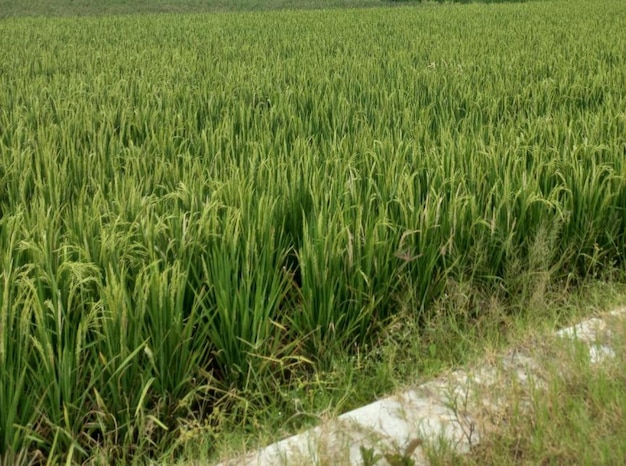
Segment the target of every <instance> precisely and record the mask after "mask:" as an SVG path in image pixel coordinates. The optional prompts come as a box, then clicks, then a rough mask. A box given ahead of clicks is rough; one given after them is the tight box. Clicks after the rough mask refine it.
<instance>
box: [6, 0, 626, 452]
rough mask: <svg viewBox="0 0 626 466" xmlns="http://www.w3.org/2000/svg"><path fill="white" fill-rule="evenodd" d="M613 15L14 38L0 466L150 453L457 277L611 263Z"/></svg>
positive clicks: (578, 6) (152, 21)
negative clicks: (187, 423)
mask: <svg viewBox="0 0 626 466" xmlns="http://www.w3.org/2000/svg"><path fill="white" fill-rule="evenodd" d="M624 8H625V6H624V3H623V2H619V1H614V0H601V1H600V0H598V1H596V2H592V3H591V4H590V3H589V2H583V1H576V2H564V3H558V2H555V3H548V2H544V3H539V4H532V5H530V4H524V5H499V6H492V7H486V6H480V5H470V6H466V7H458V6H457V7H455V6H445V7H437V8H425V9H403V8H394V9H380V10H361V11H358V12H357V11H335V12H332V13H329V12H324V11H319V12H279V13H264V14H247V15H232V14H223V15H216V16H167V17H164V16H146V17H105V18H91V19H85V18H83V19H76V18H73V19H72V18H67V19H54V20H50V19H46V20H43V19H15V18H12V19H5V20H3V21H2V22H1V23H0V41H1V42H2V43H3V44H4V46H3V48H2V50H0V153H1V157H0V262H1V264H2V269H1V271H0V380H1V381H2V383H1V384H0V456H2V457H3V458H9V459H11V458H29V459H37V458H49V459H50V460H51V461H52V462H57V461H61V460H63V461H69V462H72V461H75V462H81V461H84V460H86V459H87V458H90V457H93V456H94V455H100V454H101V455H104V456H105V457H106V458H109V459H112V460H115V461H130V460H131V459H132V458H134V457H138V455H148V456H154V457H156V456H158V455H159V454H161V453H163V452H164V451H165V450H166V449H167V448H169V447H171V445H172V444H173V443H174V442H175V441H176V439H178V438H179V435H181V431H182V429H183V424H184V422H183V421H184V420H189V419H195V418H198V419H202V418H204V417H205V416H208V415H210V414H211V413H212V412H213V410H214V408H215V407H216V406H226V407H228V400H229V399H232V397H240V398H241V399H246V402H247V403H249V404H253V403H262V402H263V400H258V399H251V400H248V399H247V398H245V397H246V394H248V393H252V392H254V393H258V392H259V390H260V387H262V388H263V389H267V387H270V386H272V385H280V383H282V382H284V381H287V380H289V379H290V378H291V377H293V376H294V373H298V374H300V375H302V374H304V373H307V371H311V370H315V368H319V367H322V366H324V365H326V364H330V363H331V361H332V358H333V354H334V353H335V352H336V351H337V350H338V349H344V350H345V349H346V348H348V349H350V348H353V349H354V350H355V351H356V350H357V349H358V348H360V347H362V345H365V344H372V343H374V342H375V341H376V338H377V330H378V329H379V328H380V325H381V324H382V323H384V322H386V321H387V320H388V319H390V318H393V317H394V315H395V314H396V312H397V310H398V309H400V308H403V309H412V312H413V314H414V316H415V318H416V320H419V319H423V318H426V317H428V312H429V305H430V303H432V302H433V300H435V299H438V298H441V297H442V295H443V293H444V292H445V291H446V287H447V286H449V285H448V284H449V283H450V282H453V281H454V280H455V279H458V278H463V279H467V277H470V278H471V281H472V284H475V285H476V286H480V287H487V288H489V287H498V288H499V289H501V290H504V293H505V294H506V293H508V294H510V295H512V294H514V293H519V292H524V290H525V284H524V283H520V280H519V276H520V271H529V270H530V271H534V270H535V269H537V272H544V271H549V272H550V274H551V277H553V278H556V279H559V278H567V279H571V280H576V279H578V278H581V277H586V276H593V275H594V274H596V273H598V272H599V271H600V270H601V269H602V268H603V267H605V266H607V265H610V266H615V265H617V266H623V265H624V250H625V245H626V233H625V232H626V215H624V208H625V206H626V182H625V177H626V163H625V162H624V148H625V147H626V119H625V116H624V108H626V96H625V94H624V88H625V78H624V69H626V66H625V65H626V63H625V57H624V54H623V53H621V52H622V50H623V49H624V46H625V45H626V35H625V34H624V32H623V31H625V30H626V24H624V23H625V20H624V18H626V15H625V14H624V13H625V11H624ZM600 24H601V25H602V28H600V27H599V26H598V25H600ZM537 251H539V252H537ZM241 416H242V420H245V416H246V413H245V412H243V413H241Z"/></svg>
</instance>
